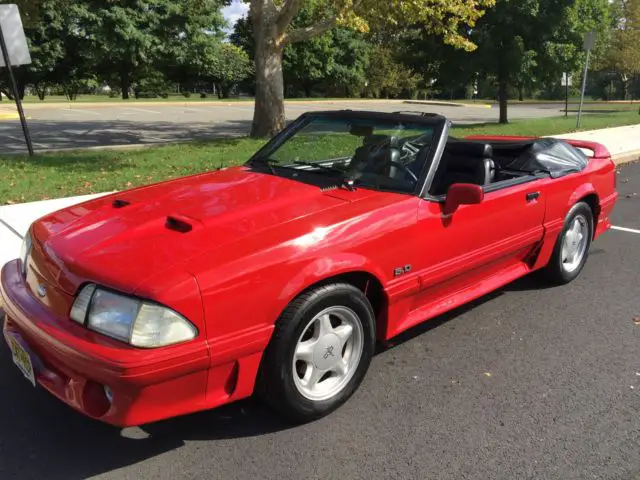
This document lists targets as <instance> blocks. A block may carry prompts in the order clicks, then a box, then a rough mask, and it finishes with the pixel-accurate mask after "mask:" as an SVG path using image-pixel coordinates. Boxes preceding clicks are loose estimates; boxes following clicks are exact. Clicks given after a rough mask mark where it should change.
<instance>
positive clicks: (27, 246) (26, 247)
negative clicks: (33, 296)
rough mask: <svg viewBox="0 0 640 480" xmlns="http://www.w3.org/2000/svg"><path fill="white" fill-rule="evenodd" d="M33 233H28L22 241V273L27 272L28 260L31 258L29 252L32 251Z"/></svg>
mask: <svg viewBox="0 0 640 480" xmlns="http://www.w3.org/2000/svg"><path fill="white" fill-rule="evenodd" d="M31 245H32V244H31V234H29V233H27V235H26V236H25V237H24V240H23V241H22V248H21V250H20V260H21V261H22V266H21V269H22V275H26V274H27V261H28V260H29V254H30V253H31Z"/></svg>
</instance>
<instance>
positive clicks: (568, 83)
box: [560, 72, 573, 118]
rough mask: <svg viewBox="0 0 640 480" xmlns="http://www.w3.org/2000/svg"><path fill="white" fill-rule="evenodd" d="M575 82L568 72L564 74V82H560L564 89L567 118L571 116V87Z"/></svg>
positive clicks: (565, 114)
mask: <svg viewBox="0 0 640 480" xmlns="http://www.w3.org/2000/svg"><path fill="white" fill-rule="evenodd" d="M572 82H573V78H572V76H571V75H569V74H568V73H567V72H564V73H563V74H562V80H561V81H560V85H561V86H563V87H564V116H565V118H567V117H568V116H569V87H570V86H571V84H572Z"/></svg>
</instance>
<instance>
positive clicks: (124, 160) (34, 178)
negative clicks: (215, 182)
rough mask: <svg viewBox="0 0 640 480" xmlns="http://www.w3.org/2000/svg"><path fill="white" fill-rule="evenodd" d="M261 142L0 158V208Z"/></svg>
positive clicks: (237, 159)
mask: <svg viewBox="0 0 640 480" xmlns="http://www.w3.org/2000/svg"><path fill="white" fill-rule="evenodd" d="M575 122H576V120H575V116H570V117H569V118H568V119H565V118H564V117H554V118H542V119H533V120H519V121H514V122H513V123H510V124H508V125H498V124H474V125H460V126H456V127H454V129H453V135H454V136H457V137H464V136H467V135H478V134H496V135H532V136H542V135H553V134H559V133H567V132H571V131H574V129H575ZM637 123H640V115H638V112H637V111H633V112H619V113H606V114H591V115H589V114H587V115H585V116H584V117H583V121H582V130H592V129H597V128H607V127H614V126H621V125H632V124H637ZM263 144H264V141H262V140H254V139H250V138H231V139H218V140H212V141H209V142H193V143H184V144H177V145H168V146H158V147H150V148H146V149H140V150H99V151H97V150H93V151H75V152H60V153H53V154H43V155H38V156H36V157H34V158H28V157H26V156H17V155H4V156H2V155H0V205H3V204H11V203H21V202H29V201H35V200H46V199H49V198H57V197H66V196H71V195H82V194H88V193H96V192H104V191H109V190H121V189H126V188H130V187H134V186H138V185H144V184H149V183H153V182H157V181H160V180H165V179H168V178H175V177H180V176H184V175H189V174H193V173H198V172H203V171H206V170H212V169H215V168H217V167H219V166H221V165H238V164H242V163H244V162H245V161H246V160H247V159H248V158H249V156H250V155H251V154H252V153H254V152H255V151H256V150H257V149H258V148H259V147H260V146H262V145H263Z"/></svg>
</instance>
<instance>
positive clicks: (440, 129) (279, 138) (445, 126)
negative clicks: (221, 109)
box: [245, 110, 450, 196]
mask: <svg viewBox="0 0 640 480" xmlns="http://www.w3.org/2000/svg"><path fill="white" fill-rule="evenodd" d="M318 118H326V119H336V120H352V119H353V120H380V121H383V122H398V123H402V122H406V123H412V124H418V125H424V126H425V127H429V128H431V129H433V134H432V135H433V137H432V138H433V141H432V142H431V144H430V145H429V147H428V148H426V149H425V151H424V152H422V153H421V155H424V156H425V157H426V158H425V159H424V163H423V168H422V171H421V172H420V175H419V176H418V181H417V182H416V185H415V186H414V189H413V190H412V191H398V190H392V191H393V192H395V193H400V194H405V195H420V196H423V195H424V192H425V191H428V185H426V184H425V181H431V180H432V179H433V174H432V173H431V172H434V171H435V168H437V166H438V163H439V160H440V156H441V155H442V148H441V147H442V145H443V143H444V142H446V139H447V136H448V131H449V125H450V122H449V121H448V120H447V119H446V118H445V117H443V116H441V115H437V114H421V112H416V113H415V114H414V113H399V112H398V113H386V112H371V111H353V110H328V111H320V112H307V113H304V114H302V115H300V117H298V118H297V119H296V120H294V121H293V122H291V123H290V124H289V125H288V126H287V127H285V128H284V129H283V130H282V131H281V132H280V133H278V134H277V135H275V136H274V137H273V138H271V139H270V140H269V141H268V142H267V143H266V144H265V145H264V146H263V147H262V148H260V149H259V150H258V151H257V152H256V153H255V154H253V155H252V156H251V158H249V160H248V161H247V162H246V163H245V166H248V167H260V166H262V167H263V168H264V165H263V164H262V165H261V164H260V160H261V159H269V158H270V156H271V155H272V154H273V153H274V152H275V151H276V150H278V149H279V148H280V146H281V145H282V144H284V143H285V142H286V141H287V140H289V139H290V138H291V137H292V136H294V135H295V134H296V133H297V132H299V131H300V130H302V129H303V128H304V127H305V126H307V125H308V124H310V123H311V122H313V121H314V120H315V119H318ZM273 167H275V168H276V169H277V168H283V169H293V168H294V167H291V166H288V165H284V164H283V165H277V164H273ZM295 170H298V171H301V172H304V170H302V169H295ZM308 173H309V174H311V175H313V172H308ZM358 187H360V188H368V189H372V190H383V191H389V190H387V189H381V188H376V187H374V186H372V185H370V184H368V183H363V184H361V185H358ZM425 187H426V188H425Z"/></svg>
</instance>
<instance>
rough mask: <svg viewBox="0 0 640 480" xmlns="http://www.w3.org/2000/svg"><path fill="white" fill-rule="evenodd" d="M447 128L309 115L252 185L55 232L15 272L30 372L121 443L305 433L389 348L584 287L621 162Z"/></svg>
mask: <svg viewBox="0 0 640 480" xmlns="http://www.w3.org/2000/svg"><path fill="white" fill-rule="evenodd" d="M449 126H450V122H449V121H447V119H446V118H444V117H441V116H438V115H415V114H410V113H395V114H389V113H374V112H355V111H338V112H336V111H334V112H316V113H307V114H304V115H302V116H301V117H300V118H299V119H298V120H297V121H295V122H293V123H292V124H291V125H290V126H289V127H288V128H286V129H285V130H284V131H283V132H282V133H280V134H279V135H277V136H276V137H275V138H273V139H272V140H271V141H270V142H268V143H267V144H266V146H264V147H263V148H262V149H260V150H259V151H258V152H257V153H256V154H255V155H254V156H253V157H251V159H249V161H248V162H247V163H246V164H245V165H244V166H241V167H234V168H229V169H221V170H218V171H212V172H210V173H204V174H200V175H194V176H190V177H185V178H181V179H177V180H172V181H168V182H162V183H158V184H156V185H151V186H147V187H142V188H137V189H134V190H130V191H125V192H119V193H116V194H113V195H111V196H107V197H103V198H100V199H98V200H92V201H90V202H87V203H83V204H80V205H76V206H73V207H70V208H67V209H64V210H61V211H59V212H56V213H53V214H51V215H48V216H46V217H44V218H42V219H40V220H38V221H37V222H35V223H34V224H33V225H32V226H31V228H30V231H29V235H28V236H27V238H26V240H25V243H24V247H23V250H22V255H21V258H20V259H17V260H15V261H13V262H11V263H9V264H7V265H6V266H5V267H4V269H3V270H2V278H1V289H0V293H1V297H2V301H3V303H4V309H5V311H6V321H5V325H4V336H5V338H6V340H7V342H8V344H9V346H10V348H11V351H12V352H13V360H14V362H15V363H16V365H17V366H18V367H19V368H20V370H22V372H23V373H24V375H25V376H26V377H27V378H28V379H29V380H30V381H31V383H32V384H33V385H40V386H42V387H43V388H45V389H46V390H48V391H49V392H51V393H52V394H53V395H55V396H56V397H58V398H59V399H60V400H62V401H63V402H65V403H67V404H68V405H70V406H71V407H73V408H75V409H77V410H79V411H80V412H82V413H84V414H86V415H89V416H90V417H93V418H96V419H99V420H102V421H104V422H108V423H111V424H114V425H120V426H127V425H137V424H144V423H147V422H152V421H156V420H160V419H164V418H168V417H173V416H176V415H182V414H186V413H189V412H194V411H198V410H205V409H210V408H213V407H217V406H219V405H222V404H225V403H229V402H233V401H235V400H239V399H241V398H245V397H247V396H250V395H252V394H253V393H254V391H257V392H258V393H259V394H260V395H261V396H262V398H264V399H265V400H266V401H267V402H268V404H269V405H271V406H272V407H273V408H274V409H276V410H277V411H279V412H280V413H282V414H283V415H285V416H287V417H289V418H291V419H293V420H295V421H308V420H312V419H315V418H318V417H321V416H323V415H326V414H328V413H329V412H331V411H332V410H334V409H335V408H337V407H338V406H339V405H341V404H342V403H343V402H345V401H346V400H347V399H348V398H349V397H350V396H351V395H352V394H353V392H354V391H355V390H356V389H357V388H358V386H359V385H360V382H361V381H362V379H363V378H364V376H365V374H366V372H367V369H368V367H369V363H370V361H371V358H372V355H373V353H374V346H375V342H376V339H379V340H386V339H390V338H392V337H394V336H396V335H398V334H399V333H400V332H403V331H405V330H407V329H409V328H411V327H413V326H414V325H417V324H419V323H421V322H424V321H425V320H428V319H430V318H433V317H435V316H437V315H439V314H441V313H443V312H445V311H447V310H451V309H453V308H455V307H457V306H459V305H462V304H464V303H466V302H469V301H470V300H473V299H475V298H477V297H480V296H481V295H484V294H486V293H488V292H490V291H492V290H494V289H496V288H499V287H501V286H503V285H505V284H506V283H508V282H511V281H513V280H515V279H517V278H519V277H522V276H523V275H526V274H528V273H530V272H533V271H535V270H543V271H544V273H545V274H546V275H547V278H549V279H550V280H552V281H553V282H556V283H566V282H570V281H571V280H573V279H574V278H576V277H577V276H578V274H579V273H580V271H581V269H582V267H583V266H584V264H585V262H586V260H587V255H588V252H589V246H590V244H591V242H592V240H593V239H595V238H597V237H598V235H600V234H601V233H602V232H604V231H605V230H606V229H607V228H608V227H609V226H610V223H609V215H610V213H611V211H612V208H613V206H614V203H615V202H616V198H617V193H616V185H615V169H614V164H613V163H612V161H611V159H610V157H609V154H608V152H607V151H606V150H605V148H604V147H602V146H601V145H598V144H596V143H590V142H577V141H569V142H564V141H560V140H553V139H533V138H521V137H518V138H514V137H510V138H507V137H483V138H474V139H464V140H460V139H453V138H450V137H449ZM577 147H580V148H584V149H587V150H590V151H591V152H592V153H593V155H592V156H591V157H587V156H586V155H585V154H584V153H583V152H582V151H581V150H580V149H579V148H577Z"/></svg>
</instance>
